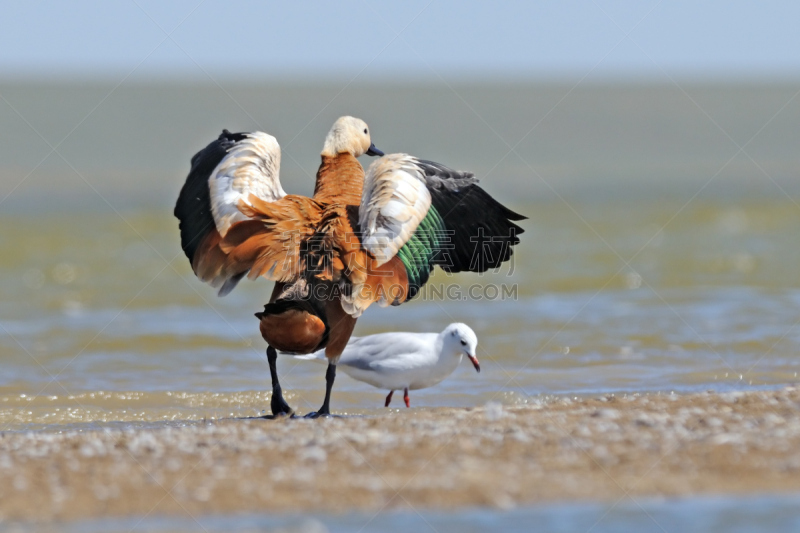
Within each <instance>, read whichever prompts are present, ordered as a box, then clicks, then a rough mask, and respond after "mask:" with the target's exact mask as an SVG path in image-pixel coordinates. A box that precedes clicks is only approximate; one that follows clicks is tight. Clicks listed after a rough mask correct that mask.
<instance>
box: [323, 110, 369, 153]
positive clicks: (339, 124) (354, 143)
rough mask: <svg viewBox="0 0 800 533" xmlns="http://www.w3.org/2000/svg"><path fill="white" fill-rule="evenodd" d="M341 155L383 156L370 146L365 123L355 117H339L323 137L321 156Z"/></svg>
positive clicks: (367, 128)
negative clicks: (323, 143)
mask: <svg viewBox="0 0 800 533" xmlns="http://www.w3.org/2000/svg"><path fill="white" fill-rule="evenodd" d="M342 153H350V154H352V155H353V156H354V157H360V156H362V155H364V154H367V155H383V152H381V151H380V150H378V149H377V148H375V145H374V144H372V139H371V138H370V135H369V127H368V126H367V123H366V122H364V121H363V120H361V119H360V118H356V117H340V118H339V119H338V120H337V121H336V122H334V123H333V127H331V131H329V132H328V136H327V137H325V145H324V146H323V147H322V155H324V156H328V157H335V156H337V155H338V154H342Z"/></svg>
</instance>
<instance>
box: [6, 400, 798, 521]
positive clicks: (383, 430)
mask: <svg viewBox="0 0 800 533" xmlns="http://www.w3.org/2000/svg"><path fill="white" fill-rule="evenodd" d="M380 413H382V414H378V415H375V416H365V417H350V418H333V419H323V420H300V419H280V420H266V419H252V420H218V421H208V422H199V423H187V424H182V425H180V424H179V425H170V426H167V425H163V426H162V425H159V426H156V427H152V428H124V429H118V428H104V429H99V430H88V431H78V430H72V429H70V430H63V431H58V430H57V429H58V426H55V429H56V430H49V431H36V432H30V431H29V432H5V433H3V434H2V435H0V518H2V520H3V521H6V520H10V521H16V520H23V521H49V520H57V519H66V520H75V519H84V518H96V517H113V516H133V515H137V516H143V515H153V514H155V515H184V516H185V515H187V514H188V515H194V516H197V515H201V514H209V513H225V512H235V511H250V512H271V511H294V512H304V511H315V512H328V511H331V512H346V511H351V510H360V511H376V512H377V511H379V510H382V509H383V510H386V509H402V508H409V507H414V508H426V509H431V508H440V509H454V508H459V507H468V506H469V507H472V506H492V507H499V508H511V507H513V506H524V505H529V504H535V503H541V502H548V501H567V500H584V501H585V500H594V501H609V502H615V501H617V500H619V499H621V498H624V497H625V496H626V494H629V495H631V496H633V497H637V496H659V495H663V496H677V495H689V494H700V493H706V494H709V493H710V494H723V493H725V494H743V493H764V492H769V493H779V492H790V491H798V490H800V391H798V390H797V389H796V388H786V389H783V390H779V391H766V392H747V393H744V392H733V393H722V394H717V393H706V394H687V395H642V396H626V397H614V396H607V397H602V398H594V399H585V400H569V399H556V400H553V401H550V402H546V403H542V404H536V405H526V406H514V407H509V406H501V405H500V404H489V405H487V406H485V407H481V408H475V409H450V408H440V409H414V410H392V411H387V412H385V413H383V412H382V411H380Z"/></svg>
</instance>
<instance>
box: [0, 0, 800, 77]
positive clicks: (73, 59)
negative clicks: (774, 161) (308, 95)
mask: <svg viewBox="0 0 800 533" xmlns="http://www.w3.org/2000/svg"><path fill="white" fill-rule="evenodd" d="M2 13H3V21H4V24H3V30H2V32H0V79H13V78H18V77H28V76H33V77H39V78H48V77H52V76H57V77H83V76H92V77H105V78H110V79H118V78H122V77H125V76H130V79H137V78H152V77H168V78H176V79H199V80H202V79H208V77H209V76H211V77H220V76H225V77H229V78H230V77H237V78H280V77H285V76H302V77H305V78H330V77H332V76H333V77H345V78H348V77H352V76H355V75H356V74H359V73H360V74H361V76H362V77H363V78H394V79H412V78H421V77H422V78H433V79H436V78H437V76H439V75H441V76H444V77H468V78H476V77H477V78H481V77H486V76H491V77H497V76H505V77H523V78H534V79H536V78H553V77H570V78H580V77H583V76H584V75H587V74H589V76H590V77H592V78H607V77H616V76H623V77H648V78H656V79H659V78H665V77H666V74H665V72H666V73H668V74H669V75H671V76H676V77H682V78H687V77H690V78H696V77H708V78H717V77H734V78H741V77H748V78H752V77H763V76H766V77H774V78H794V79H797V78H800V53H798V52H800V30H799V29H798V23H800V2H795V1H770V0H759V1H756V0H705V1H703V0H661V1H658V0H636V1H634V0H630V1H620V0H588V1H582V0H542V1H533V0H531V1H524V2H523V1H516V2H500V1H493V2H477V1H472V2H470V1H463V0H461V1H459V0H433V1H430V0H414V1H403V2H384V1H376V0H372V1H366V0H365V1H338V2H333V1H314V2H311V1H306V2H301V1H295V2H271V1H265V0H260V1H227V2H222V1H217V0H205V1H200V0H188V1H177V0H170V1H163V0H154V1H150V0H115V1H111V0H97V1H89V0H85V1H70V2H64V1H60V0H59V1H3V2H2ZM170 33H171V38H170V37H168V34H170ZM626 34H629V35H627V36H626ZM173 40H174V41H173Z"/></svg>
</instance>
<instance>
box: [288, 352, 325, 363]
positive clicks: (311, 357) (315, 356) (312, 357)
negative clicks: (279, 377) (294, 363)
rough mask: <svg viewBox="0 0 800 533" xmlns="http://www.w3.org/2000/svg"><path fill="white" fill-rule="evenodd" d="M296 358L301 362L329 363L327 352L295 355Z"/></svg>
mask: <svg viewBox="0 0 800 533" xmlns="http://www.w3.org/2000/svg"><path fill="white" fill-rule="evenodd" d="M294 358H295V359H298V360H300V361H318V362H320V363H327V362H328V358H327V357H325V350H319V351H316V352H314V353H309V354H305V355H295V356H294Z"/></svg>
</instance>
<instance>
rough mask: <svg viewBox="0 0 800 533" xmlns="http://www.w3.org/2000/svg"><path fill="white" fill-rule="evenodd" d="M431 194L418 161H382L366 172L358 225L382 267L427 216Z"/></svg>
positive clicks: (399, 157)
mask: <svg viewBox="0 0 800 533" xmlns="http://www.w3.org/2000/svg"><path fill="white" fill-rule="evenodd" d="M430 206H431V193H430V192H429V191H428V188H427V187H426V185H425V173H424V172H423V171H422V169H421V168H420V167H419V166H417V160H416V158H414V157H411V156H410V155H406V154H391V155H387V156H384V157H381V158H380V159H378V160H377V161H375V162H374V163H372V165H370V167H369V169H367V175H366V177H365V178H364V192H363V195H362V197H361V207H360V209H359V218H358V223H359V226H361V231H362V232H363V236H362V240H361V244H362V246H363V247H364V249H365V250H367V251H368V252H370V253H371V254H372V255H373V256H374V257H375V259H376V260H377V261H378V266H380V265H383V264H384V263H386V262H387V261H389V260H390V259H391V258H392V257H394V256H395V255H396V254H397V252H398V250H400V248H402V247H403V245H404V244H405V243H407V242H408V240H409V239H410V238H411V235H412V234H413V233H414V231H415V230H416V229H417V226H419V223H420V222H421V221H422V219H423V218H425V215H427V214H428V210H429V209H430Z"/></svg>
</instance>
